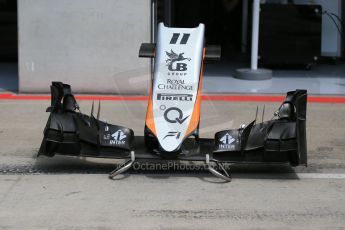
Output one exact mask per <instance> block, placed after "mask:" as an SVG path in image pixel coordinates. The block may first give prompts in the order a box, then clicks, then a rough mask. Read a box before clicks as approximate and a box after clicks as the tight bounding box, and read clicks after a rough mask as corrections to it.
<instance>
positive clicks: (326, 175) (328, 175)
mask: <svg viewBox="0 0 345 230" xmlns="http://www.w3.org/2000/svg"><path fill="white" fill-rule="evenodd" d="M296 175H297V177H298V178H300V179H345V174H340V173H297V174H296Z"/></svg>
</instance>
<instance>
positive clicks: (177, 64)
mask: <svg viewBox="0 0 345 230" xmlns="http://www.w3.org/2000/svg"><path fill="white" fill-rule="evenodd" d="M165 53H166V55H167V56H168V58H167V59H166V60H165V62H166V63H167V66H168V69H169V70H170V71H179V72H183V71H186V70H187V64H186V63H184V62H182V61H184V60H187V61H190V60H191V59H190V58H186V57H183V55H184V53H180V54H177V53H175V52H174V51H173V50H171V51H170V53H169V52H167V51H165ZM173 75H174V74H173ZM176 75H186V74H185V73H184V74H176Z"/></svg>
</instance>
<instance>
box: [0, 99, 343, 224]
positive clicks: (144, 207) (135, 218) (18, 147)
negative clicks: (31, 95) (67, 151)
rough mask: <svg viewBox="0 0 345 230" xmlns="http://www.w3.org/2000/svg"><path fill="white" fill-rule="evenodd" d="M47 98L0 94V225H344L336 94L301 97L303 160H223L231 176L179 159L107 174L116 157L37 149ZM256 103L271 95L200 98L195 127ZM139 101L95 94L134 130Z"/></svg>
mask: <svg viewBox="0 0 345 230" xmlns="http://www.w3.org/2000/svg"><path fill="white" fill-rule="evenodd" d="M48 104H49V101H47V100H43V101H20V100H19V101H12V100H1V101H0V108H1V113H0V146H1V147H0V229H137V228H141V229H345V227H344V226H345V176H344V175H345V129H344V127H343V126H344V125H343V124H344V121H343V119H344V118H345V116H344V114H345V105H344V104H318V103H310V104H308V111H307V113H308V122H307V133H308V158H309V166H308V168H304V167H297V168H290V167H288V166H284V165H283V166H269V165H266V166H248V165H235V166H233V165H231V166H230V167H231V172H232V175H233V178H234V179H233V181H232V182H231V183H222V182H221V181H220V180H218V179H217V178H214V177H213V176H212V175H210V174H209V173H208V172H207V171H205V170H202V169H199V168H198V169H199V170H195V168H196V167H191V166H190V167H186V166H184V167H180V166H179V165H181V164H182V163H180V164H178V165H175V164H174V165H173V167H172V168H171V167H170V168H169V167H168V170H162V169H160V170H152V169H151V168H150V167H149V166H147V164H146V163H145V162H143V163H142V164H141V165H142V166H144V167H141V169H142V170H138V169H133V170H131V171H130V172H129V173H127V174H125V175H123V176H121V177H120V178H118V179H117V180H109V179H108V178H107V173H108V172H109V171H111V170H113V169H114V168H115V167H116V164H120V163H121V161H118V160H104V159H91V158H73V157H63V156H58V157H54V158H47V157H40V158H36V153H37V150H38V148H39V146H40V142H41V138H42V131H43V128H44V126H45V123H46V120H47V118H48V115H49V114H48V113H45V112H44V111H45V108H46V107H47V106H48ZM79 104H80V106H81V109H82V111H83V112H84V113H88V111H90V108H91V102H90V101H81V102H80V103H79ZM263 104H265V105H266V112H265V114H266V115H265V119H270V118H271V117H272V116H271V114H273V112H274V111H275V110H276V109H277V107H278V106H279V105H280V103H269V102H267V103H256V102H255V103H251V102H220V101H205V102H203V104H202V115H201V130H200V131H201V136H203V137H212V136H213V133H214V132H216V131H218V130H220V129H225V128H237V127H239V126H240V124H242V123H249V122H250V121H251V120H252V119H254V116H255V111H256V105H259V107H260V108H262V107H263ZM145 109H146V102H145V101H126V102H124V101H107V102H102V112H101V118H102V119H104V120H107V121H108V122H111V123H115V124H119V125H124V126H130V127H132V128H133V129H134V132H135V133H136V134H137V135H142V134H143V126H144V118H145ZM260 115H261V113H260V112H259V120H260V119H261V117H260ZM182 165H183V164H182ZM139 166H140V165H138V166H137V168H138V167H139ZM145 167H146V168H145ZM174 167H175V169H176V167H177V168H178V167H179V169H180V170H174Z"/></svg>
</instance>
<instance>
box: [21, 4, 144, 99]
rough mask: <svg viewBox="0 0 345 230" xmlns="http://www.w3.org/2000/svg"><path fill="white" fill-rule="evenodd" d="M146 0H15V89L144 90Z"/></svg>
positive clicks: (123, 91)
mask: <svg viewBox="0 0 345 230" xmlns="http://www.w3.org/2000/svg"><path fill="white" fill-rule="evenodd" d="M150 11H151V1H150V0H130V1H128V0H116V1H114V0H18V29H19V34H18V38H19V91H20V92H21V93H25V92H30V93H32V92H37V93H41V92H47V90H49V85H50V83H51V82H52V81H64V82H67V83H69V84H72V85H73V87H74V91H75V92H79V93H83V92H87V93H115V94H147V93H148V88H149V87H148V84H149V79H150V60H149V59H140V58H138V49H139V47H140V44H141V43H142V42H143V41H146V42H150V38H151V31H150V25H151V21H150V18H151V16H150V15H151V12H150Z"/></svg>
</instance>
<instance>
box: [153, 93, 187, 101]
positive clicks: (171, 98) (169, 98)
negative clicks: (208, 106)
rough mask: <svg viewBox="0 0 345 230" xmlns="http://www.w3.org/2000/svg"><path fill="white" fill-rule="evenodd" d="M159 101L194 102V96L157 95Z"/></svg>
mask: <svg viewBox="0 0 345 230" xmlns="http://www.w3.org/2000/svg"><path fill="white" fill-rule="evenodd" d="M157 100H159V101H192V100H193V94H172V93H157Z"/></svg>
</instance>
